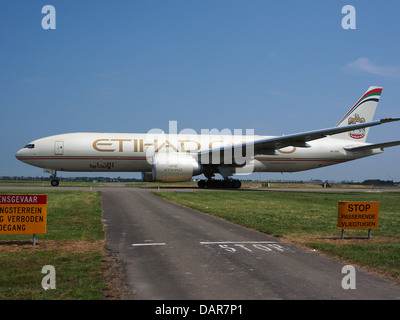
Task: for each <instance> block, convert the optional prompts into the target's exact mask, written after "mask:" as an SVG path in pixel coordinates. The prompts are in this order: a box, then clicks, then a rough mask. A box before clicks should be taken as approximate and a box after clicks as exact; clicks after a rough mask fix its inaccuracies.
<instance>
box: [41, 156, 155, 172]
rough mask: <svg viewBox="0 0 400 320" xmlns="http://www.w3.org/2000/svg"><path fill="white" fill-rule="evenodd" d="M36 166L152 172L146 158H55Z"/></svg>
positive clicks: (42, 161)
mask: <svg viewBox="0 0 400 320" xmlns="http://www.w3.org/2000/svg"><path fill="white" fill-rule="evenodd" d="M34 165H35V166H37V167H41V168H46V169H51V170H57V171H77V172H79V171H81V172H89V171H97V172H107V171H115V172H135V171H136V172H140V171H144V169H145V170H149V171H151V165H150V164H149V163H148V162H147V160H146V159H145V158H127V159H123V158H106V157H104V158H95V157H93V158H90V157H87V158H84V157H63V158H61V157H54V158H51V159H37V160H35V164H34Z"/></svg>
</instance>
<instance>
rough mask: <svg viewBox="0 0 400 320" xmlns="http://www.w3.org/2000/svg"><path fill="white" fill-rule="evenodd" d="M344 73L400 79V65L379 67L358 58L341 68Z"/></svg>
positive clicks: (366, 59)
mask: <svg viewBox="0 0 400 320" xmlns="http://www.w3.org/2000/svg"><path fill="white" fill-rule="evenodd" d="M343 69H344V71H348V72H355V73H360V72H361V73H369V74H373V75H376V76H382V77H390V78H400V65H395V66H380V65H378V64H376V63H375V62H373V61H371V60H370V59H368V58H359V59H357V60H356V61H354V62H350V63H348V64H347V65H346V67H344V68H343Z"/></svg>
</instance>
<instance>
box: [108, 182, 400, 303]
mask: <svg viewBox="0 0 400 320" xmlns="http://www.w3.org/2000/svg"><path fill="white" fill-rule="evenodd" d="M101 193H102V199H103V210H104V216H103V218H104V223H105V231H106V245H107V247H108V249H109V250H111V251H113V252H114V253H116V255H117V257H118V259H120V260H122V261H124V262H125V264H126V272H127V281H128V286H129V287H130V288H131V290H132V295H133V299H138V300H140V299H170V300H184V299H196V300H208V299H210V300H226V299H240V300H245V299H251V300H255V299H340V300H348V299H400V287H399V286H396V285H395V284H393V283H392V282H390V281H388V280H386V279H383V278H380V277H377V276H374V275H372V274H369V273H367V272H365V271H364V270H361V269H356V271H355V282H354V283H355V285H356V288H355V289H347V290H346V289H344V288H343V287H342V280H343V279H344V278H345V280H346V279H347V278H348V277H349V273H347V272H344V273H342V268H343V266H344V265H343V264H342V263H340V262H338V261H336V260H333V259H330V258H327V257H325V256H322V255H320V254H318V253H317V252H313V251H309V250H305V249H302V248H299V247H296V246H293V245H291V244H287V243H281V242H278V241H277V240H276V239H274V238H272V237H269V236H267V235H264V234H262V233H259V232H256V231H253V230H249V229H246V228H243V227H240V226H237V225H235V224H232V223H229V222H226V221H223V220H221V219H218V218H214V217H212V216H209V215H206V214H203V213H200V212H197V211H195V210H191V209H188V208H185V207H182V206H179V205H175V204H172V203H169V202H167V201H164V200H162V199H160V198H158V197H157V196H155V195H153V194H152V193H151V192H149V191H148V190H145V189H136V188H118V189H113V188H104V189H102V191H101ZM345 282H346V283H350V282H349V281H345Z"/></svg>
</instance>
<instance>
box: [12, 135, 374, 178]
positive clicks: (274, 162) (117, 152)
mask: <svg viewBox="0 0 400 320" xmlns="http://www.w3.org/2000/svg"><path fill="white" fill-rule="evenodd" d="M265 138H271V137H267V136H251V137H246V136H222V135H168V134H149V133H148V134H129V133H126V134H124V133H69V134H61V135H55V136H50V137H46V138H42V139H38V140H35V141H32V142H31V143H30V144H28V145H27V147H25V148H23V149H21V150H19V151H18V152H17V154H16V157H17V158H18V159H19V160H21V161H23V162H25V163H27V164H30V165H33V166H36V167H40V168H45V169H50V170H55V171H81V172H90V171H98V172H106V171H114V172H151V171H152V164H151V158H152V157H153V155H155V154H158V153H161V152H166V151H169V152H175V153H186V154H197V153H198V152H199V151H202V150H209V149H212V148H219V147H222V146H229V145H232V144H233V143H237V142H241V141H242V142H243V141H247V142H248V141H250V140H251V139H255V140H258V139H265ZM308 145H309V146H308V147H307V148H305V147H286V148H283V149H279V150H276V151H275V152H271V153H267V154H255V155H254V156H252V157H251V158H252V160H251V167H252V168H251V172H295V171H302V170H309V169H314V168H320V167H325V166H329V165H333V164H338V163H343V162H346V161H350V160H354V159H358V158H362V157H366V156H370V155H373V154H377V153H380V152H382V151H381V150H368V151H364V152H347V151H346V150H345V149H344V148H345V147H348V146H349V142H346V141H343V140H340V139H335V138H333V137H327V138H322V139H318V140H315V141H310V142H309V143H308ZM353 145H354V144H353Z"/></svg>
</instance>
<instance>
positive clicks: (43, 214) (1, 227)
mask: <svg viewBox="0 0 400 320" xmlns="http://www.w3.org/2000/svg"><path fill="white" fill-rule="evenodd" d="M46 220H47V195H43V194H40V195H26V194H24V195H18V194H9V195H7V194H1V195H0V234H43V233H46Z"/></svg>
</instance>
